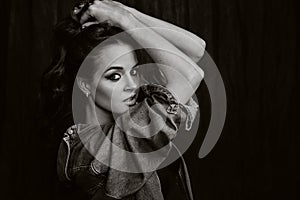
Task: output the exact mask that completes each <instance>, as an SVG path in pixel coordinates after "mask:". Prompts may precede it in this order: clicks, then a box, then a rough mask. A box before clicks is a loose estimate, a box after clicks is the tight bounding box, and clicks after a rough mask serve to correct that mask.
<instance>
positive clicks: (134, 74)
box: [130, 69, 138, 76]
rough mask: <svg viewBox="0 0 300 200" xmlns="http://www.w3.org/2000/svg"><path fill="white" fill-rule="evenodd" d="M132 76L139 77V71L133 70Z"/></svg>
mask: <svg viewBox="0 0 300 200" xmlns="http://www.w3.org/2000/svg"><path fill="white" fill-rule="evenodd" d="M130 74H131V75H132V76H137V75H138V69H132V70H131V71H130Z"/></svg>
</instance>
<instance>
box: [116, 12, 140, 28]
mask: <svg viewBox="0 0 300 200" xmlns="http://www.w3.org/2000/svg"><path fill="white" fill-rule="evenodd" d="M135 21H136V18H135V17H134V16H133V14H131V13H130V12H128V13H127V14H126V15H125V16H123V17H122V19H121V20H120V24H119V25H120V28H122V29H123V30H125V31H126V30H130V29H133V28H135V25H134V22H135Z"/></svg>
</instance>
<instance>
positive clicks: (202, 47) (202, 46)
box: [193, 38, 206, 62]
mask: <svg viewBox="0 0 300 200" xmlns="http://www.w3.org/2000/svg"><path fill="white" fill-rule="evenodd" d="M197 46H198V48H197V49H198V50H197V52H196V54H195V56H194V59H193V60H194V61H195V62H198V61H199V60H201V58H202V57H203V55H204V53H205V48H206V42H205V41H204V40H202V39H201V38H199V40H198V41H197Z"/></svg>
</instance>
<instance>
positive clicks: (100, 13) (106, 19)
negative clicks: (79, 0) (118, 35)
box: [80, 0, 131, 28]
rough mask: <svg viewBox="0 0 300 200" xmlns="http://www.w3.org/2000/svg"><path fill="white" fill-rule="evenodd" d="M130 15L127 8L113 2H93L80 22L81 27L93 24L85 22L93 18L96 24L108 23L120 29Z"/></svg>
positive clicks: (108, 0) (107, 0) (106, 0)
mask: <svg viewBox="0 0 300 200" xmlns="http://www.w3.org/2000/svg"><path fill="white" fill-rule="evenodd" d="M130 15H131V13H130V12H129V7H127V9H126V6H125V5H123V4H121V3H119V2H115V1H111V0H103V1H99V0H96V1H94V3H93V4H91V5H90V6H89V8H88V10H87V11H86V12H85V13H84V14H83V15H82V17H81V19H80V22H81V24H83V26H86V25H89V24H91V23H95V22H87V21H88V20H89V19H90V18H92V17H93V18H95V19H96V20H97V22H98V23H108V24H110V25H111V26H116V27H120V28H121V27H122V24H123V23H125V22H127V21H128V18H129V16H130Z"/></svg>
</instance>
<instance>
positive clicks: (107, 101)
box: [95, 83, 113, 110]
mask: <svg viewBox="0 0 300 200" xmlns="http://www.w3.org/2000/svg"><path fill="white" fill-rule="evenodd" d="M112 92H113V91H112V89H111V88H110V87H108V85H105V84H101V83H99V84H98V87H97V89H96V94H95V101H96V103H97V105H98V106H100V107H102V108H105V109H107V110H111V109H110V106H111V100H112Z"/></svg>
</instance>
